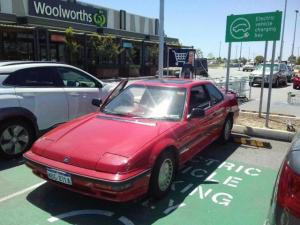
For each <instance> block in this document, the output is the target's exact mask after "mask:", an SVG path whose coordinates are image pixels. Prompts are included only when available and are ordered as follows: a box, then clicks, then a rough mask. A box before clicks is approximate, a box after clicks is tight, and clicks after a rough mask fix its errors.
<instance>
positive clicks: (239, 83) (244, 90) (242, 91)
mask: <svg viewBox="0 0 300 225" xmlns="http://www.w3.org/2000/svg"><path fill="white" fill-rule="evenodd" d="M197 79H205V80H211V81H212V82H214V84H215V85H216V86H217V87H219V88H224V89H225V86H226V78H225V77H220V78H211V77H208V78H206V77H197ZM228 89H229V90H232V91H234V92H235V93H236V95H237V97H238V100H239V103H244V102H248V101H249V99H251V86H249V78H248V77H230V79H229V83H228Z"/></svg>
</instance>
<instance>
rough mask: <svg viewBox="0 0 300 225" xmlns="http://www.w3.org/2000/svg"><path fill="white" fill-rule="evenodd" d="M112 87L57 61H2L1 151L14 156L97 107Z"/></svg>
mask: <svg viewBox="0 0 300 225" xmlns="http://www.w3.org/2000/svg"><path fill="white" fill-rule="evenodd" d="M112 89H113V87H112V85H109V84H106V83H104V82H102V81H100V80H98V79H97V78H95V77H94V76H92V75H90V74H88V73H87V72H85V71H83V70H80V69H78V68H76V67H73V66H70V65H65V64H58V63H43V62H40V63H37V62H26V63H25V62H20V63H18V62H14V63H11V64H10V63H5V64H2V65H0V155H2V156H4V157H6V158H12V157H16V156H19V155H21V154H22V153H23V152H24V151H25V150H27V149H28V148H30V146H31V144H32V143H33V141H34V140H35V139H36V138H37V137H38V136H39V135H40V134H41V133H43V132H45V131H47V130H49V129H51V128H52V127H54V126H56V125H58V124H61V123H64V122H66V121H68V120H71V119H74V118H76V117H79V116H81V115H84V114H87V113H90V112H93V111H96V110H97V107H95V106H93V105H92V104H91V102H92V100H93V99H95V98H98V99H101V98H104V97H105V96H106V95H108V93H109V92H110V91H111V90H112Z"/></svg>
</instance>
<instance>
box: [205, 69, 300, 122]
mask: <svg viewBox="0 0 300 225" xmlns="http://www.w3.org/2000/svg"><path fill="white" fill-rule="evenodd" d="M208 71H209V75H210V77H211V78H213V79H215V78H221V77H224V78H225V77H226V68H209V70H208ZM250 74H251V72H243V71H242V70H241V71H239V70H238V68H230V77H240V78H246V77H249V75H250ZM268 91H269V88H268V86H265V87H264V93H263V105H262V112H266V111H267V99H268ZM289 92H294V93H298V94H300V90H294V89H293V87H292V84H291V83H289V84H288V85H287V86H285V87H279V88H272V95H271V106H270V112H271V113H274V114H285V115H292V116H296V117H300V99H297V101H296V103H294V104H289V103H288V93H289ZM260 93H261V88H260V86H254V87H252V88H251V95H250V96H249V92H247V97H250V101H249V102H246V103H244V104H242V105H241V106H240V109H242V110H248V111H259V102H260Z"/></svg>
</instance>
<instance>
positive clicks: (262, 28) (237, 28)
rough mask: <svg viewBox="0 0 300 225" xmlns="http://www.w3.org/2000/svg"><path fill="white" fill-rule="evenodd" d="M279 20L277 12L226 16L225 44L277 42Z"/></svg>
mask: <svg viewBox="0 0 300 225" xmlns="http://www.w3.org/2000/svg"><path fill="white" fill-rule="evenodd" d="M281 18H282V12H279V11H277V12H269V13H255V14H244V15H231V16H228V17H227V24H226V42H246V41H276V40H279V39H280V31H281Z"/></svg>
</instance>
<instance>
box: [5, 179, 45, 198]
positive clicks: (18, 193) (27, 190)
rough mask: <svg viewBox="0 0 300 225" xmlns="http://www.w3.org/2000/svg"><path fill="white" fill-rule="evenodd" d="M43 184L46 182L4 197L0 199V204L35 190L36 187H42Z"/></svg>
mask: <svg viewBox="0 0 300 225" xmlns="http://www.w3.org/2000/svg"><path fill="white" fill-rule="evenodd" d="M44 183H46V181H43V182H41V183H38V184H35V185H33V186H30V187H28V188H26V189H24V190H21V191H18V192H15V193H13V194H11V195H8V196H6V197H3V198H0V203H1V202H5V201H7V200H9V199H11V198H14V197H16V196H18V195H22V194H24V193H26V192H29V191H31V190H33V189H35V188H37V187H39V186H41V185H43V184H44Z"/></svg>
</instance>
